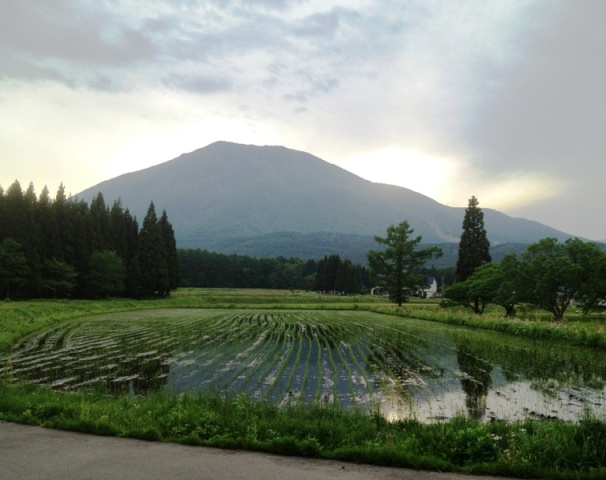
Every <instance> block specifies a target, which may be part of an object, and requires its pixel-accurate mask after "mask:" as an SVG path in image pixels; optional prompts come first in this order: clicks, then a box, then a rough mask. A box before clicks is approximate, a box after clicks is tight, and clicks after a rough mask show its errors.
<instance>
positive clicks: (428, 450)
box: [0, 385, 606, 479]
mask: <svg viewBox="0 0 606 480" xmlns="http://www.w3.org/2000/svg"><path fill="white" fill-rule="evenodd" d="M0 418H2V419H3V420H8V421H14V422H21V423H28V424H38V425H43V426H46V427H51V428H59V429H66V430H74V431H81V432H91V433H95V434H99V435H115V436H123V437H134V438H141V439H146V440H154V441H166V442H180V443H186V444H191V445H204V446H212V447H219V448H232V449H247V450H257V451H264V452H272V453H278V454H284V455H300V456H306V457H318V458H328V459H340V460H347V461H352V462H364V463H370V464H377V465H386V466H395V467H408V468H416V469H430V470H441V471H452V472H466V473H475V474H492V475H508V476H519V477H528V478H531V477H532V478H536V477H545V478H562V479H573V478H574V479H577V478H588V479H590V478H595V479H597V478H604V475H606V425H605V424H604V423H603V422H598V421H595V420H592V419H590V418H587V419H584V420H582V421H581V422H580V423H579V424H570V423H565V422H559V421H557V422H539V421H525V422H520V423H513V424H510V423H507V422H503V421H498V422H493V423H488V424H481V423H477V422H474V421H472V420H468V419H465V418H456V419H453V420H451V421H449V422H443V423H437V424H430V425H426V424H422V423H420V422H417V421H414V420H406V421H399V422H388V421H386V420H385V419H384V418H383V417H382V416H381V415H379V414H378V413H372V412H371V413H363V412H345V411H344V410H342V409H340V408H339V407H336V406H334V405H333V406H319V405H312V406H301V405H291V406H288V407H286V408H278V407H276V406H273V405H270V404H267V403H263V402H254V401H251V400H250V399H249V398H248V397H247V396H246V395H238V396H232V397H229V396H228V397H225V396H223V395H221V394H219V393H216V392H215V393H206V394H198V395H191V394H183V395H180V396H177V395H170V394H166V393H158V394H154V395H151V396H148V397H144V398H136V397H121V398H117V399H115V398H109V397H106V396H102V395H95V394H90V393H58V392H53V391H50V390H47V389H43V388H39V387H35V386H31V385H30V386H25V385H1V388H0Z"/></svg>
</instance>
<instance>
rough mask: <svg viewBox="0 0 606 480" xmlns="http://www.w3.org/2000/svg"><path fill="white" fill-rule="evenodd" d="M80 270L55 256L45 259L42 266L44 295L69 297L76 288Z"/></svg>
mask: <svg viewBox="0 0 606 480" xmlns="http://www.w3.org/2000/svg"><path fill="white" fill-rule="evenodd" d="M77 279H78V272H76V269H75V268H74V267H72V266H71V265H70V264H69V263H66V262H62V261H61V260H57V259H56V258H55V257H52V258H49V259H48V260H45V262H44V265H43V267H42V281H41V287H42V295H43V296H45V294H48V295H49V296H51V297H52V298H67V297H69V296H70V295H71V293H72V292H73V290H74V288H76V284H77Z"/></svg>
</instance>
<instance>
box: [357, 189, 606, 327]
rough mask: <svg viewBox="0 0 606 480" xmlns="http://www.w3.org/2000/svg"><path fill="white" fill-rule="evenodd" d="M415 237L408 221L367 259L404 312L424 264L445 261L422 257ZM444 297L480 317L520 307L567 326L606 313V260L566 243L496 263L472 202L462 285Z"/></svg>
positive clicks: (583, 245)
mask: <svg viewBox="0 0 606 480" xmlns="http://www.w3.org/2000/svg"><path fill="white" fill-rule="evenodd" d="M413 232H414V230H413V229H412V228H410V226H409V225H408V223H407V222H405V221H404V222H402V223H400V224H399V225H397V226H394V225H392V226H391V227H389V228H388V229H387V236H386V237H385V238H383V237H375V240H376V241H377V243H379V244H381V245H383V246H384V249H383V250H378V251H370V252H369V253H368V261H369V264H370V267H371V275H372V278H373V280H374V282H375V284H376V285H380V286H382V287H384V288H386V289H387V290H388V291H389V294H390V298H391V299H392V301H394V302H395V303H397V304H398V305H401V304H402V303H403V302H405V301H406V300H407V298H406V292H407V290H411V289H415V288H417V287H418V286H419V285H420V283H419V282H421V281H422V277H421V276H419V272H420V271H421V267H422V266H423V264H424V263H425V262H426V261H427V260H428V259H430V258H432V257H433V256H436V255H439V254H440V249H439V248H436V247H432V248H425V249H422V250H417V249H416V247H417V245H418V244H419V243H420V242H421V237H416V238H412V237H411V235H412V234H413ZM444 295H445V297H446V298H447V299H448V300H449V301H450V302H452V303H454V304H457V305H464V306H466V307H469V308H470V309H471V310H472V311H473V312H475V313H477V314H481V313H483V312H484V311H485V308H486V307H487V306H488V305H491V304H492V305H500V306H501V307H503V308H504V310H505V315H506V316H507V317H513V316H514V315H515V313H516V307H517V306H520V305H523V306H527V305H529V306H532V307H537V308H541V309H544V310H547V311H548V312H550V313H551V314H552V316H553V319H554V320H556V321H561V320H563V319H564V315H565V313H566V311H567V309H568V308H569V307H570V306H571V305H573V304H574V305H576V306H578V308H581V309H583V311H585V312H586V313H587V312H590V311H591V310H593V309H595V308H598V307H603V306H606V252H605V251H604V249H603V248H602V247H600V246H599V245H598V244H596V243H593V242H584V241H582V240H580V239H578V238H570V239H568V240H566V241H565V242H559V241H558V240H557V239H555V238H544V239H542V240H540V241H538V242H536V243H533V244H531V245H529V246H528V247H527V248H526V250H525V251H524V252H523V253H522V254H521V255H519V256H518V255H515V254H509V255H506V256H505V257H504V258H503V259H502V260H501V261H500V262H492V258H491V255H490V242H489V241H488V238H487V232H486V229H485V227H484V214H483V212H482V210H481V209H480V208H479V202H478V200H477V198H476V197H475V196H472V197H471V198H470V199H469V203H468V206H467V208H466V209H465V216H464V218H463V232H462V234H461V238H460V242H459V251H458V259H457V265H456V270H455V281H454V283H453V284H452V285H451V286H449V287H448V288H447V289H446V290H445V293H444Z"/></svg>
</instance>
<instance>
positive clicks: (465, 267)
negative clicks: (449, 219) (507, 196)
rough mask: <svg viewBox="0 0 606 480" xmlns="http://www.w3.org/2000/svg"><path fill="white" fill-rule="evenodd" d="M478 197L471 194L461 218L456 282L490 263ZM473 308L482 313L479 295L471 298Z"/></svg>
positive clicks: (482, 213) (488, 247) (463, 279)
mask: <svg viewBox="0 0 606 480" xmlns="http://www.w3.org/2000/svg"><path fill="white" fill-rule="evenodd" d="M478 204H479V202H478V199H477V198H476V197H474V196H472V197H471V198H470V199H469V204H468V206H467V208H466V209H465V217H464V218H463V233H462V234H461V240H460V242H459V256H458V259H457V270H456V273H457V275H456V279H457V281H458V282H463V281H465V280H467V279H468V278H469V277H471V275H473V273H474V272H475V270H476V269H477V268H478V267H481V266H482V265H485V264H487V263H490V262H491V261H492V259H491V257H490V242H489V241H488V237H487V236H486V230H485V229H484V212H482V210H481V209H480V207H478ZM473 310H474V312H476V313H482V311H483V306H482V300H481V297H480V296H475V297H474V298H473Z"/></svg>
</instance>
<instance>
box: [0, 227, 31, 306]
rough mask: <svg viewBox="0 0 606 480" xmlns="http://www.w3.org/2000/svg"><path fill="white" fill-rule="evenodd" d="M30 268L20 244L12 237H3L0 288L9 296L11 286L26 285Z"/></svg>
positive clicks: (0, 259)
mask: <svg viewBox="0 0 606 480" xmlns="http://www.w3.org/2000/svg"><path fill="white" fill-rule="evenodd" d="M29 273H30V268H29V267H28V266H27V258H26V257H25V254H24V253H23V249H22V248H21V244H20V243H19V242H17V241H16V240H15V239H13V238H5V239H4V241H3V242H2V243H1V244H0V288H1V289H2V291H4V292H6V298H10V294H11V288H14V289H18V288H22V287H25V286H26V285H27V277H28V275H29Z"/></svg>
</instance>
